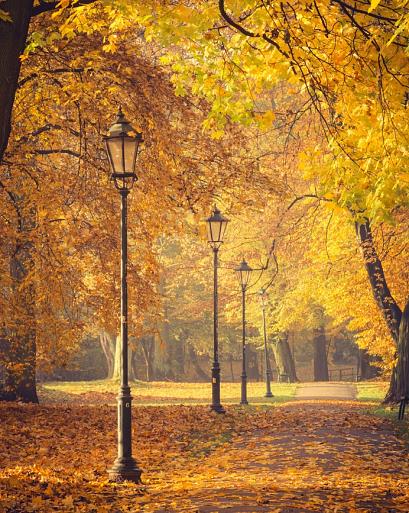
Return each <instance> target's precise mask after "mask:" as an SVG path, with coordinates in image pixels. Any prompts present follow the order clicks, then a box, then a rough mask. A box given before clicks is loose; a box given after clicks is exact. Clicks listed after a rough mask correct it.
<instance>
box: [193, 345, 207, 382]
mask: <svg viewBox="0 0 409 513" xmlns="http://www.w3.org/2000/svg"><path fill="white" fill-rule="evenodd" d="M188 351H189V359H190V361H191V363H192V365H193V367H194V369H195V371H196V374H197V377H198V378H199V380H201V381H209V375H208V374H206V372H205V371H204V370H203V369H202V368H201V367H200V363H199V361H198V359H197V353H196V351H195V348H194V347H193V346H192V344H188Z"/></svg>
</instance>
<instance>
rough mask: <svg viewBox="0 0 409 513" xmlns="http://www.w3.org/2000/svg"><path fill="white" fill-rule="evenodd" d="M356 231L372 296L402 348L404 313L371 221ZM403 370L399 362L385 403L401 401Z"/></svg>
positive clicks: (392, 375)
mask: <svg viewBox="0 0 409 513" xmlns="http://www.w3.org/2000/svg"><path fill="white" fill-rule="evenodd" d="M355 229H356V233H357V236H358V240H359V242H360V246H361V250H362V256H363V258H364V262H365V268H366V271H367V274H368V278H369V283H370V284H371V288H372V294H373V296H374V299H375V301H376V304H377V305H378V307H379V309H380V310H381V312H382V314H383V316H384V319H385V322H386V325H387V327H388V329H389V332H390V334H391V337H392V339H393V340H394V342H395V344H396V345H397V346H399V347H400V343H399V339H400V337H399V331H400V330H399V325H400V322H401V318H402V311H401V309H400V308H399V306H398V304H397V303H396V301H395V299H394V298H393V297H392V294H391V292H390V290H389V287H388V284H387V281H386V277H385V273H384V270H383V266H382V262H381V261H380V259H379V256H378V253H377V251H376V248H375V244H374V240H373V237H372V231H371V225H370V222H369V220H368V219H367V220H365V222H364V223H362V224H360V223H355ZM408 343H409V340H407V339H406V340H405V339H404V338H403V339H402V347H400V351H399V352H398V359H399V357H400V354H403V353H404V352H406V351H407V348H405V347H404V346H405V345H406V344H408ZM403 368H404V365H402V364H400V362H399V361H398V365H397V369H396V368H395V369H392V373H391V380H390V384H389V390H388V392H387V394H386V397H385V399H384V402H385V403H394V402H398V401H399V400H400V398H399V393H398V390H397V382H398V381H400V382H401V383H402V380H403V379H404V376H398V373H399V372H402V369H403Z"/></svg>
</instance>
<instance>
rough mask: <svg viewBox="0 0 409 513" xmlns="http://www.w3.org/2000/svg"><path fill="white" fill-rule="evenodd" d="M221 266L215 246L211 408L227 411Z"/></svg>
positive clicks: (220, 411) (217, 411)
mask: <svg viewBox="0 0 409 513" xmlns="http://www.w3.org/2000/svg"><path fill="white" fill-rule="evenodd" d="M218 267H219V248H216V247H215V248H213V367H212V404H211V406H210V409H211V410H213V411H215V412H216V413H225V410H224V408H223V406H222V405H221V403H220V364H219V293H218V279H217V270H218Z"/></svg>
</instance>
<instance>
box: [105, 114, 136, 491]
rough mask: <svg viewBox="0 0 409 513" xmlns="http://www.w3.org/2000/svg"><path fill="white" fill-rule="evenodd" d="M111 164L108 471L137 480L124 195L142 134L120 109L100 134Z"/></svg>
mask: <svg viewBox="0 0 409 513" xmlns="http://www.w3.org/2000/svg"><path fill="white" fill-rule="evenodd" d="M104 142H105V147H106V151H107V154H108V159H109V163H110V167H111V179H112V181H113V182H114V184H115V187H116V189H117V190H118V191H119V193H120V195H121V383H120V388H119V394H118V457H117V458H116V460H115V461H114V464H113V466H112V467H111V468H110V469H109V470H108V474H109V477H110V478H111V480H114V481H123V480H128V481H133V482H135V483H138V482H140V477H141V473H142V471H141V470H140V469H139V467H138V464H137V463H136V461H135V460H134V458H133V457H132V424H131V404H132V396H131V389H130V388H129V383H128V287H127V265H128V232H127V198H128V194H129V192H130V191H131V189H132V187H133V185H134V183H135V181H136V179H137V176H136V173H135V165H136V159H137V156H138V151H139V148H140V145H141V143H142V142H143V139H142V134H140V133H138V132H136V131H135V130H134V129H133V128H132V126H131V125H130V123H129V122H128V121H127V120H126V119H125V116H124V114H123V112H122V110H121V109H119V111H118V114H117V119H116V121H115V123H114V124H113V125H112V126H111V128H110V129H109V132H108V135H107V136H106V137H104Z"/></svg>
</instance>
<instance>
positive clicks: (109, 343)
mask: <svg viewBox="0 0 409 513" xmlns="http://www.w3.org/2000/svg"><path fill="white" fill-rule="evenodd" d="M99 342H100V344H101V348H102V351H103V353H104V355H105V358H106V361H107V366H108V375H107V379H112V377H113V375H114V367H115V338H114V337H112V336H111V335H110V334H109V333H107V332H106V331H102V332H101V333H100V334H99Z"/></svg>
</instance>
